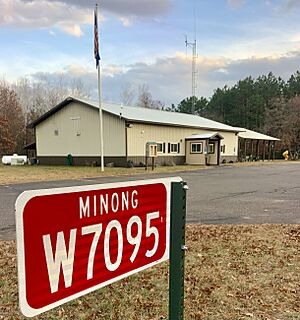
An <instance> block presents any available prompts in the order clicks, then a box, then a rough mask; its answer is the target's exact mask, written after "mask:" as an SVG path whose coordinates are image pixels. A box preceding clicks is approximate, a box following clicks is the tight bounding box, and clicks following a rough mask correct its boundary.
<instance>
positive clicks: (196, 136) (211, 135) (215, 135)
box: [185, 132, 224, 140]
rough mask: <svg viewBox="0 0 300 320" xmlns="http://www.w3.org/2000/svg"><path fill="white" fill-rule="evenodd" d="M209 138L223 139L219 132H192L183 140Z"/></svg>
mask: <svg viewBox="0 0 300 320" xmlns="http://www.w3.org/2000/svg"><path fill="white" fill-rule="evenodd" d="M209 139H220V140H222V139H224V138H223V137H222V136H221V135H220V133H219V132H207V133H201V134H193V135H191V136H189V137H186V138H185V140H209Z"/></svg>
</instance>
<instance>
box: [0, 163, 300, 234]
mask: <svg viewBox="0 0 300 320" xmlns="http://www.w3.org/2000/svg"><path fill="white" fill-rule="evenodd" d="M175 175H179V176H181V177H182V178H183V179H184V180H185V181H187V183H188V185H189V188H190V190H189V191H188V205H187V207H188V213H187V221H188V222H189V223H203V224H249V223H250V224H256V223H300V163H291V162H289V163H284V164H274V165H273V164H269V165H258V166H248V167H235V166H232V167H230V166H220V167H214V168H211V169H209V170H198V171H190V172H180V173H176V174H175ZM166 176H174V174H170V173H169V174H154V175H151V176H149V175H147V176H144V175H138V176H137V175H135V176H131V177H128V176H122V177H105V178H95V179H80V180H68V181H51V182H36V183H26V184H16V185H7V186H5V185H4V186H0V239H14V237H15V219H14V202H15V200H16V198H17V196H18V195H19V194H20V193H21V192H22V191H24V190H30V189H43V188H54V187H63V186H73V185H87V184H95V183H106V182H113V181H126V180H137V179H144V178H159V177H166Z"/></svg>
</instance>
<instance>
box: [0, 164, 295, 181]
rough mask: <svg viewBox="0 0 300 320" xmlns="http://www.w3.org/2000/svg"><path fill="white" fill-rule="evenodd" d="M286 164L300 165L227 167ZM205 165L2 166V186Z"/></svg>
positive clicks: (188, 169) (162, 171) (193, 167)
mask: <svg viewBox="0 0 300 320" xmlns="http://www.w3.org/2000/svg"><path fill="white" fill-rule="evenodd" d="M284 163H298V164H299V163H300V162H299V161H293V162H291V161H281V160H276V161H264V162H262V161H260V162H239V163H232V164H226V166H257V165H270V164H284ZM211 168H213V167H208V166H204V165H179V166H169V167H168V166H165V167H157V168H155V170H154V171H152V170H151V168H149V169H148V170H147V171H146V170H145V168H105V171H104V172H101V170H100V168H99V167H87V166H86V167H84V166H82V167H69V166H42V165H40V166H28V165H25V166H5V165H2V164H0V185H5V184H14V183H26V182H34V181H45V180H47V181H50V180H69V179H84V178H97V177H105V176H120V175H135V174H152V173H164V172H174V173H176V172H179V171H191V170H204V169H211Z"/></svg>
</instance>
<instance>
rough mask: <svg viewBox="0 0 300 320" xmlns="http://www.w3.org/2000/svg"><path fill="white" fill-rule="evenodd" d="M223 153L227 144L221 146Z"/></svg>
mask: <svg viewBox="0 0 300 320" xmlns="http://www.w3.org/2000/svg"><path fill="white" fill-rule="evenodd" d="M221 152H222V153H225V144H224V145H223V146H221Z"/></svg>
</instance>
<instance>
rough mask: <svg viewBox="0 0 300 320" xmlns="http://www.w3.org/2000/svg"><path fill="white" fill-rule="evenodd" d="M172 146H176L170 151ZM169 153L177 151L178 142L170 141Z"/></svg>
mask: <svg viewBox="0 0 300 320" xmlns="http://www.w3.org/2000/svg"><path fill="white" fill-rule="evenodd" d="M172 146H176V151H172ZM170 153H178V143H177V142H176V143H175V142H170Z"/></svg>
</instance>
